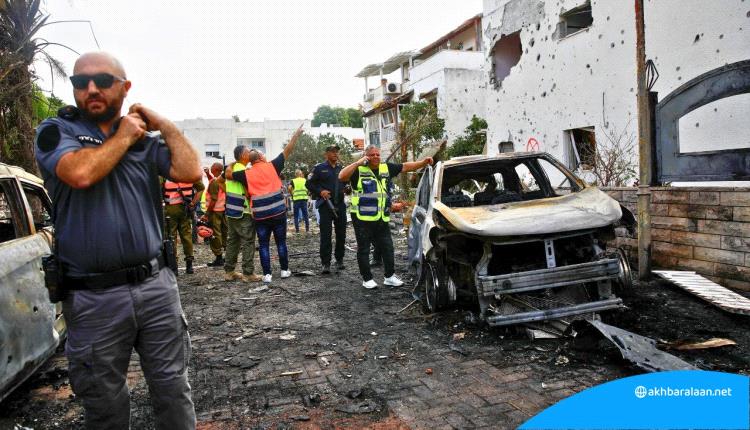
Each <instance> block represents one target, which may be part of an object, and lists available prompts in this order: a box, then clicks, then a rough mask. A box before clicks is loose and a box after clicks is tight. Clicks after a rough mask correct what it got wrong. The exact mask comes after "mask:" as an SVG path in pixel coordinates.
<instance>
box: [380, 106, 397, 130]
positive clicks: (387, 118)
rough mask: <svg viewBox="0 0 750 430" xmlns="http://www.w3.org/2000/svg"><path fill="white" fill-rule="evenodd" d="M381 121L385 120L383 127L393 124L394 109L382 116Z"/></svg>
mask: <svg viewBox="0 0 750 430" xmlns="http://www.w3.org/2000/svg"><path fill="white" fill-rule="evenodd" d="M380 118H381V121H382V122H383V127H388V126H389V125H393V123H394V122H395V119H394V116H393V109H389V110H387V111H385V112H383V114H382V115H381V116H380Z"/></svg>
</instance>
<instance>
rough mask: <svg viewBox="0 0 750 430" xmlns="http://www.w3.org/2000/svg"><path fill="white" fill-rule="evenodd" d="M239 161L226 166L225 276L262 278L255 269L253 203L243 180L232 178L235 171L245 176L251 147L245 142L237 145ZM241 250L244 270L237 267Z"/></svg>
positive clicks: (243, 278) (229, 279)
mask: <svg viewBox="0 0 750 430" xmlns="http://www.w3.org/2000/svg"><path fill="white" fill-rule="evenodd" d="M234 159H235V160H236V162H234V163H232V164H230V165H229V166H227V168H226V170H225V171H224V177H225V178H226V192H227V197H226V199H227V200H226V205H225V209H224V215H225V216H226V219H227V255H226V259H225V260H224V272H225V274H224V280H225V281H232V280H243V281H248V282H258V281H260V280H261V279H262V277H261V276H260V275H257V274H255V273H253V272H254V270H255V262H254V261H253V258H254V257H255V222H254V221H253V217H252V215H251V214H250V206H249V204H248V201H247V198H246V194H247V191H246V188H245V185H244V184H243V183H242V182H239V181H236V180H234V179H233V178H232V175H233V174H234V173H238V174H239V175H240V176H241V177H244V174H245V173H244V172H245V168H246V166H247V165H248V164H249V163H250V149H248V148H247V146H244V145H238V146H236V147H235V148H234ZM240 250H242V273H237V272H235V271H234V268H235V266H236V265H237V257H238V255H239V253H240Z"/></svg>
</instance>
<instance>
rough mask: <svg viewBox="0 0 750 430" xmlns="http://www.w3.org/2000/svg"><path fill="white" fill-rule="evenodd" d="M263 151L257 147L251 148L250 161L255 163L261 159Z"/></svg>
mask: <svg viewBox="0 0 750 430" xmlns="http://www.w3.org/2000/svg"><path fill="white" fill-rule="evenodd" d="M262 155H263V153H262V152H261V151H259V150H257V149H251V150H250V162H251V163H255V162H256V161H258V160H260V158H261V156H262Z"/></svg>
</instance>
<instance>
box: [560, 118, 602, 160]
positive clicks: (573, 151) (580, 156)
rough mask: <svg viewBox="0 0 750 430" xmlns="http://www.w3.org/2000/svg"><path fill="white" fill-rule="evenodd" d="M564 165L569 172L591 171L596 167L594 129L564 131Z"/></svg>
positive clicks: (584, 128)
mask: <svg viewBox="0 0 750 430" xmlns="http://www.w3.org/2000/svg"><path fill="white" fill-rule="evenodd" d="M563 133H564V136H563V141H564V143H565V148H564V151H565V153H564V157H565V165H566V166H567V167H568V168H569V169H570V170H577V169H579V168H580V169H581V170H591V169H593V168H594V166H595V165H596V133H595V131H594V127H583V128H574V129H571V130H565V131H564V132H563Z"/></svg>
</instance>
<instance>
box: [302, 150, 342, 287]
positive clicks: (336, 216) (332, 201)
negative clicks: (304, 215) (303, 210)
mask: <svg viewBox="0 0 750 430" xmlns="http://www.w3.org/2000/svg"><path fill="white" fill-rule="evenodd" d="M339 150H340V148H339V147H338V146H337V145H330V146H328V147H326V149H325V157H326V161H324V162H322V163H320V164H318V165H316V166H315V167H314V168H313V171H312V175H311V177H310V180H309V181H308V183H307V187H308V189H309V190H310V192H311V193H312V195H313V196H315V197H317V199H316V201H315V207H316V208H317V210H318V213H319V214H320V222H319V224H320V264H321V266H322V268H321V271H320V273H321V274H324V275H326V274H329V273H331V251H332V246H331V233H332V232H333V231H334V230H335V232H336V250H335V252H334V256H335V257H336V271H341V270H344V268H345V266H344V252H345V251H346V248H344V245H346V202H345V201H344V186H345V184H344V183H342V182H341V181H339V173H340V172H341V168H342V166H341V164H339V162H338V160H339ZM332 207H333V208H334V210H332V209H331V208H332ZM334 212H335V213H334Z"/></svg>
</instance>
